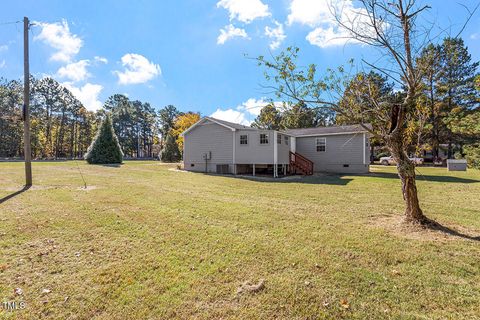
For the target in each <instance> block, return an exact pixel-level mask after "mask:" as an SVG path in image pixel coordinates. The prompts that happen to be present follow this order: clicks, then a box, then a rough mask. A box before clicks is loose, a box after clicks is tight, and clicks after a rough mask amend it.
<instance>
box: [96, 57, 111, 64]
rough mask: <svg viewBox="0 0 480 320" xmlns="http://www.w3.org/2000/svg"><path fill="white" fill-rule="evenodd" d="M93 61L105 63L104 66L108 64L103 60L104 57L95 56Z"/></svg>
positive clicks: (105, 59) (106, 60)
mask: <svg viewBox="0 0 480 320" xmlns="http://www.w3.org/2000/svg"><path fill="white" fill-rule="evenodd" d="M93 60H95V61H96V62H101V63H105V64H107V63H108V59H107V58H105V57H99V56H95V57H94V58H93Z"/></svg>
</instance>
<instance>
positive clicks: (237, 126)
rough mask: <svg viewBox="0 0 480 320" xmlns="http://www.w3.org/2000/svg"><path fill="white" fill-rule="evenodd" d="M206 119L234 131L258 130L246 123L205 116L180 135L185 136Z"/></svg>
mask: <svg viewBox="0 0 480 320" xmlns="http://www.w3.org/2000/svg"><path fill="white" fill-rule="evenodd" d="M206 121H211V122H213V123H216V124H218V125H221V126H222V127H225V128H227V129H230V130H232V131H235V130H256V129H254V128H252V127H249V126H244V125H242V124H238V123H233V122H228V121H225V120H220V119H216V118H212V117H203V118H202V119H200V120H198V121H197V122H196V123H194V124H193V125H192V126H191V127H190V128H188V129H187V130H185V131H184V132H182V134H181V135H180V136H182V137H183V136H184V135H185V134H186V133H187V132H189V131H191V130H192V129H193V128H195V127H197V126H198V125H200V124H202V123H204V122H206Z"/></svg>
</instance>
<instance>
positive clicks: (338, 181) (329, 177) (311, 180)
mask: <svg viewBox="0 0 480 320" xmlns="http://www.w3.org/2000/svg"><path fill="white" fill-rule="evenodd" d="M232 177H235V178H237V179H243V180H248V181H255V182H274V183H303V184H324V185H335V186H346V185H347V184H348V183H349V182H350V181H353V179H351V178H344V177H343V176H342V175H337V174H325V175H321V176H318V175H317V176H286V177H280V178H273V177H269V176H255V177H254V176H243V175H238V176H233V175H232Z"/></svg>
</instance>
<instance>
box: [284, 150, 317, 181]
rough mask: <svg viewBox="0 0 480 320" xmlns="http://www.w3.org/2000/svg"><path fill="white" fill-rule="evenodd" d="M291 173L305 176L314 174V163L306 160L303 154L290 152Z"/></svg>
mask: <svg viewBox="0 0 480 320" xmlns="http://www.w3.org/2000/svg"><path fill="white" fill-rule="evenodd" d="M290 171H291V173H298V172H299V173H302V174H305V175H312V174H313V161H311V160H309V159H307V158H305V157H304V156H302V155H301V154H298V153H295V152H291V151H290Z"/></svg>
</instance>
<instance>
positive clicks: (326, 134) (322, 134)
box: [291, 131, 368, 138]
mask: <svg viewBox="0 0 480 320" xmlns="http://www.w3.org/2000/svg"><path fill="white" fill-rule="evenodd" d="M366 132H368V131H356V132H336V133H316V134H307V135H291V136H292V137H296V138H307V137H323V136H335V135H342V134H358V133H366Z"/></svg>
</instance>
